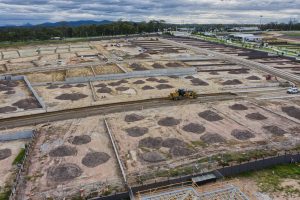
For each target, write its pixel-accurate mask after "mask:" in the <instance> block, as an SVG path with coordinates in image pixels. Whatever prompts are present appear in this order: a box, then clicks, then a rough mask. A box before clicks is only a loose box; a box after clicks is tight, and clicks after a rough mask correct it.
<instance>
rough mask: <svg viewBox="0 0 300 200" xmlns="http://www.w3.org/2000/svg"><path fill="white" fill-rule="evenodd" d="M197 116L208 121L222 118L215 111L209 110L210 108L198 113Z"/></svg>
mask: <svg viewBox="0 0 300 200" xmlns="http://www.w3.org/2000/svg"><path fill="white" fill-rule="evenodd" d="M198 115H199V117H202V118H203V119H205V120H207V121H210V122H215V121H220V120H223V117H221V116H220V115H218V114H217V113H215V112H213V111H211V110H206V111H204V112H201V113H198Z"/></svg>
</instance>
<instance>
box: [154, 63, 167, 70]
mask: <svg viewBox="0 0 300 200" xmlns="http://www.w3.org/2000/svg"><path fill="white" fill-rule="evenodd" d="M152 67H153V68H155V69H163V68H165V67H164V66H163V65H162V64H159V63H154V64H153V65H152Z"/></svg>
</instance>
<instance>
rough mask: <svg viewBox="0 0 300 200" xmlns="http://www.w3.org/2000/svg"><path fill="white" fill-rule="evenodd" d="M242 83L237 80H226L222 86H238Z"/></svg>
mask: <svg viewBox="0 0 300 200" xmlns="http://www.w3.org/2000/svg"><path fill="white" fill-rule="evenodd" d="M242 83H243V82H242V81H240V80H238V79H233V80H228V81H225V82H223V83H222V85H240V84H242Z"/></svg>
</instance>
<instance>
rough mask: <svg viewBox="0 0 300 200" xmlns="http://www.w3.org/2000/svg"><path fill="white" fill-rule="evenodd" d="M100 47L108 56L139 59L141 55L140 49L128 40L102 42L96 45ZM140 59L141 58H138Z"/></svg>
mask: <svg viewBox="0 0 300 200" xmlns="http://www.w3.org/2000/svg"><path fill="white" fill-rule="evenodd" d="M99 44H100V45H101V46H102V47H103V48H104V49H105V50H106V51H107V52H109V53H110V54H112V55H114V56H117V57H122V58H139V57H140V56H139V55H140V54H142V53H143V52H142V49H141V48H140V47H138V46H136V45H134V44H132V43H131V42H129V41H128V40H125V39H120V40H104V41H101V43H98V45H99ZM140 58H141V57H140Z"/></svg>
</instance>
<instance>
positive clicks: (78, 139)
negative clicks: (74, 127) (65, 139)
mask: <svg viewBox="0 0 300 200" xmlns="http://www.w3.org/2000/svg"><path fill="white" fill-rule="evenodd" d="M91 140H92V139H91V136H89V135H78V136H75V137H72V138H70V140H69V142H70V143H71V144H74V145H82V144H87V143H90V142H91Z"/></svg>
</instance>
